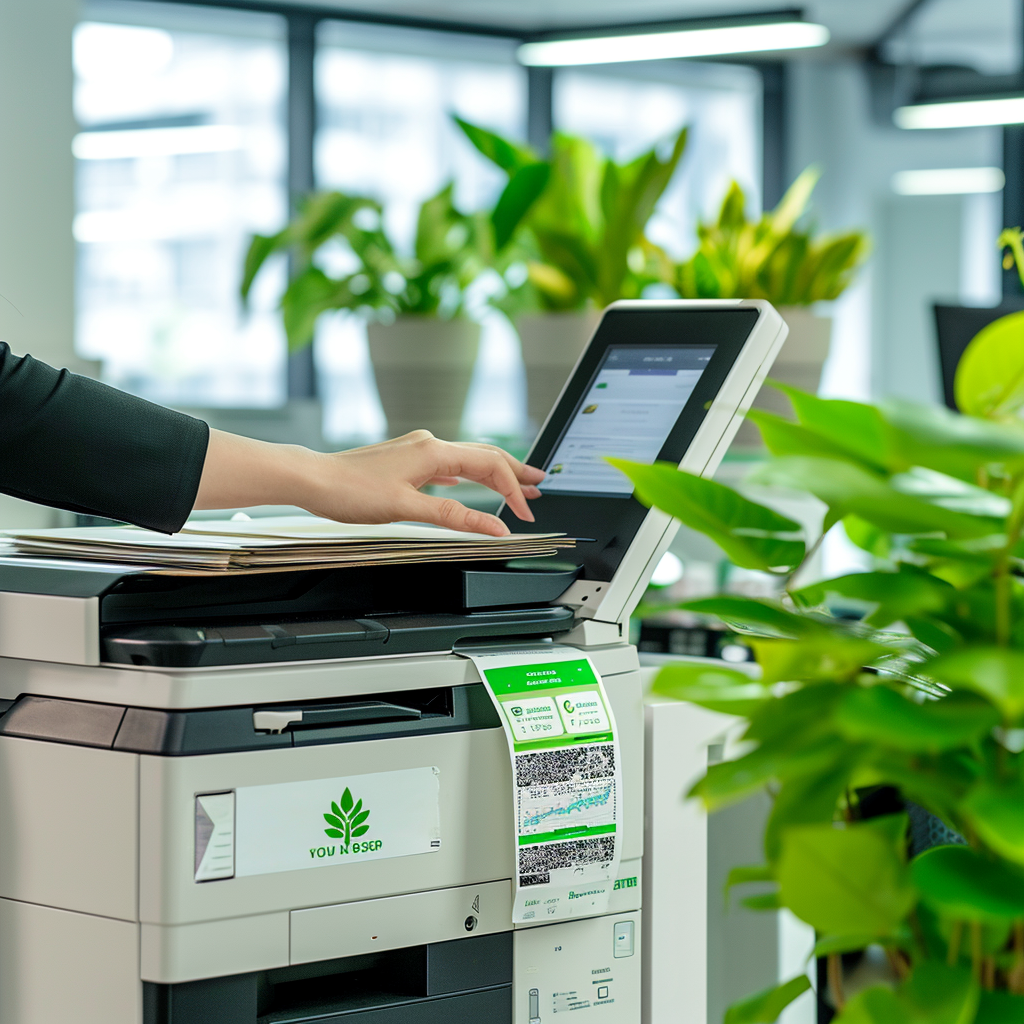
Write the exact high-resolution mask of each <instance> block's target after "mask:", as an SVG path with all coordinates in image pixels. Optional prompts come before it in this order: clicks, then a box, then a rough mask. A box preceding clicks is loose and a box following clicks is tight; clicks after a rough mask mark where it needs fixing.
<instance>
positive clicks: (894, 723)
mask: <svg viewBox="0 0 1024 1024" xmlns="http://www.w3.org/2000/svg"><path fill="white" fill-rule="evenodd" d="M835 720H836V724H837V725H838V727H839V729H840V731H841V732H842V733H843V735H844V736H846V737H847V738H848V739H851V740H863V741H868V742H873V743H880V744H883V745H885V746H890V747H895V748H896V749H897V750H910V751H918V750H921V751H936V752H937V751H940V750H950V749H952V748H954V747H961V746H965V745H967V744H969V743H971V742H973V741H974V740H976V739H978V738H980V737H981V736H983V735H984V734H986V733H988V732H991V730H992V729H993V728H994V727H995V726H996V725H998V724H999V713H998V711H996V709H995V708H994V707H992V705H991V704H989V703H988V701H985V700H981V699H980V698H978V697H975V696H974V695H973V694H967V693H954V694H950V696H949V697H946V698H943V699H942V700H938V701H926V702H925V703H923V704H918V703H915V702H913V701H910V700H907V698H906V697H903V696H901V695H900V694H898V693H897V692H896V691H895V690H892V689H890V688H889V687H888V686H886V685H884V684H879V685H876V686H869V687H867V688H857V689H851V690H850V691H849V692H848V693H847V694H846V696H845V697H844V698H843V701H842V703H841V704H840V705H839V707H838V709H837V711H836V719H835Z"/></svg>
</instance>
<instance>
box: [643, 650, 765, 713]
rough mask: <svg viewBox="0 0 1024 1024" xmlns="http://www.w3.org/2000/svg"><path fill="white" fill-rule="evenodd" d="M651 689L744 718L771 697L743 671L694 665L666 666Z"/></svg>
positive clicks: (712, 709) (690, 663)
mask: <svg viewBox="0 0 1024 1024" xmlns="http://www.w3.org/2000/svg"><path fill="white" fill-rule="evenodd" d="M652 690H653V692H654V693H658V694H661V696H663V697H671V698H672V699H673V700H685V701H689V702H690V703H691V704H698V705H700V706H701V707H703V708H708V709H709V710H711V711H719V712H722V713H723V714H727V715H746V714H748V713H749V712H751V711H753V709H754V708H756V707H757V706H758V705H759V704H760V703H761V702H762V701H763V700H765V699H766V698H767V697H769V696H770V693H769V691H768V690H766V689H765V687H764V686H762V685H761V684H760V683H759V682H757V681H755V680H753V679H751V678H750V676H748V675H746V674H745V673H743V672H738V671H736V670H735V669H727V668H710V667H709V666H708V665H706V664H698V663H695V662H689V663H688V662H680V663H678V664H674V665H666V666H665V668H663V669H662V670H661V671H660V672H659V673H658V675H657V677H656V678H655V680H654V685H653V686H652Z"/></svg>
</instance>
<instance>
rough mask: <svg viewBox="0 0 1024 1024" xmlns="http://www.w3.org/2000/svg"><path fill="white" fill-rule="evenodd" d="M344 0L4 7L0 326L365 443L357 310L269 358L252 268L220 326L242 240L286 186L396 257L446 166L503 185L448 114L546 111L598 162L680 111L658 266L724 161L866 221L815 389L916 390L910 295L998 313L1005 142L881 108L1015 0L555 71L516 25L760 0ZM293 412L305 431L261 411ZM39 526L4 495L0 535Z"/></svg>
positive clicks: (931, 352) (743, 180) (762, 2)
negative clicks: (313, 197)
mask: <svg viewBox="0 0 1024 1024" xmlns="http://www.w3.org/2000/svg"><path fill="white" fill-rule="evenodd" d="M347 6H348V5H347V4H346V3H343V2H338V3H335V2H333V0H324V2H322V3H318V4H316V5H314V6H309V5H300V4H291V3H288V2H281V0H278V2H276V3H262V2H261V0H224V2H223V3H221V4H215V3H205V2H196V0H191V2H188V3H158V2H150V0H33V2H31V3H28V2H9V3H6V4H4V5H3V6H2V7H0V96H2V97H3V99H4V102H3V105H2V107H0V295H2V296H3V298H2V299H0V337H2V338H3V339H4V340H5V341H7V342H8V343H9V344H11V346H12V348H14V350H15V351H17V352H26V351H28V352H32V353H34V354H36V355H38V356H39V357H40V358H43V359H46V360H48V361H50V362H53V363H56V364H58V365H66V366H70V367H72V368H73V369H77V370H79V371H82V372H88V373H91V374H93V375H95V376H99V377H101V378H102V379H104V380H106V381H108V382H110V383H112V384H114V385H116V386H118V387H121V388H124V389H126V390H129V391H132V392H134V393H136V394H139V395H142V396H144V397H147V398H151V399H153V400H155V401H158V402H162V403H165V404H170V405H174V406H177V407H181V408H189V409H198V410H201V411H205V412H206V413H207V414H208V415H209V418H210V419H211V421H213V422H217V423H223V424H225V425H228V426H231V425H232V424H233V423H234V424H239V425H240V426H239V429H245V428H246V425H251V424H252V423H254V422H256V423H258V422H260V416H261V415H262V416H263V421H264V426H265V427H266V424H270V426H269V427H266V429H267V430H269V431H270V432H271V433H272V432H273V429H275V428H273V423H274V422H279V423H280V424H283V426H282V427H280V429H283V430H285V431H287V430H288V429H290V427H289V424H300V425H301V429H302V431H303V432H304V433H303V437H302V438H296V439H305V437H306V436H307V435H308V434H309V432H310V431H312V432H313V433H318V436H319V439H320V441H321V442H322V443H323V444H326V445H335V446H348V445H352V444H357V443H364V442H366V441H371V440H375V439H379V438H380V437H381V436H382V435H383V432H384V429H385V421H384V417H383V413H382V411H381V406H380V402H379V399H378V397H377V393H376V390H375V388H374V385H373V378H372V374H371V371H370V366H369V360H368V355H367V345H366V336H365V327H364V325H363V324H362V322H361V321H359V320H358V319H357V318H355V317H353V316H351V315H345V314H339V315H334V316H328V317H325V318H323V319H322V320H321V322H320V325H319V327H318V330H317V336H316V341H315V345H314V346H313V348H312V350H311V351H310V353H309V354H305V355H299V356H292V357H289V356H288V354H287V349H286V344H285V339H284V334H283V330H282V327H281V323H280V317H279V313H278V312H277V311H276V308H275V307H276V300H277V297H278V295H279V294H280V291H281V289H282V287H283V285H284V282H285V280H286V274H287V268H286V266H285V263H284V261H283V260H282V261H279V262H277V263H275V264H273V265H272V266H271V267H270V268H268V270H267V272H266V273H265V274H264V275H263V276H262V277H261V278H260V279H259V280H258V283H257V288H256V291H255V293H254V296H253V301H252V303H251V308H250V310H249V312H248V313H243V311H242V309H241V306H240V303H239V299H238V284H239V277H240V271H241V265H242V259H243V256H244V253H245V250H246V247H247V244H248V240H249V238H250V236H251V234H252V233H253V232H273V231H276V230H277V229H278V228H280V227H281V225H282V224H283V223H284V221H285V220H286V219H287V217H288V215H289V204H290V197H292V196H295V195H297V194H301V193H303V192H306V191H309V190H310V189H312V188H338V189H342V190H346V191H351V192H358V193H364V194H369V195H373V196H374V197H375V198H377V199H379V200H380V201H381V202H382V203H383V205H384V207H385V211H386V212H385V218H386V222H387V226H388V228H389V230H390V231H391V232H392V234H393V236H394V237H395V239H396V240H397V241H398V243H399V245H404V246H408V245H409V244H411V238H412V234H413V231H414V226H415V216H416V211H417V209H418V206H419V204H420V203H421V202H422V200H423V199H424V198H426V197H427V196H429V195H431V194H433V193H434V192H436V191H437V189H438V188H439V187H440V186H441V185H442V184H443V183H444V182H445V181H446V180H448V179H454V181H455V186H456V197H457V200H458V201H459V203H460V204H462V205H463V206H464V207H466V208H478V207H482V206H486V205H487V204H488V203H492V202H493V201H494V199H495V197H496V196H497V195H498V193H499V192H500V190H501V187H502V185H503V178H502V176H501V175H500V174H499V173H498V172H497V171H496V170H495V169H493V168H492V167H491V166H490V165H489V164H487V163H486V162H485V161H484V160H482V159H481V158H480V156H479V155H478V154H477V153H476V152H475V151H474V150H473V149H472V147H471V146H470V145H469V143H468V142H467V141H466V139H465V138H464V137H463V136H462V135H461V134H460V133H459V132H458V131H457V129H456V128H455V127H454V126H453V123H452V120H451V114H453V113H455V114H458V115H460V116H462V117H465V118H467V119H468V120H471V121H473V122H475V123H478V124H482V125H486V126H487V127H489V128H491V129H494V130H497V131H499V132H501V133H502V134H504V135H507V136H509V137H512V138H519V139H522V140H528V141H530V142H531V143H532V144H533V145H534V146H535V147H537V148H538V149H543V148H544V146H545V144H546V138H547V135H548V134H549V133H550V131H551V129H552V128H554V129H561V130H564V131H569V132H573V133H576V134H579V135H583V136H586V137H588V138H590V139H592V140H594V141H595V142H597V143H598V144H599V145H600V147H601V148H602V149H603V150H604V151H605V152H606V153H608V154H611V155H614V156H615V157H617V158H620V159H622V158H627V157H629V156H631V155H633V154H635V153H637V152H639V151H640V150H642V149H644V148H645V147H649V146H651V145H653V144H655V143H656V142H658V141H659V140H662V139H664V138H665V137H667V136H670V135H671V134H672V133H673V132H675V131H677V130H678V129H679V127H680V126H681V125H683V124H688V125H690V126H691V136H690V144H689V147H688V150H687V153H686V156H685V158H684V162H683V164H682V168H681V170H680V173H679V174H678V175H677V177H676V178H675V179H674V181H673V183H672V186H671V188H670V189H669V190H668V192H667V193H666V194H665V196H664V198H663V200H662V202H661V204H660V206H659V208H658V212H657V214H656V216H655V218H654V220H653V221H652V223H651V225H650V227H649V235H650V236H651V238H652V240H654V241H656V242H658V243H659V244H660V245H662V246H663V247H664V248H665V249H666V250H667V251H668V252H670V253H671V254H672V255H673V256H675V257H677V258H681V257H683V256H685V255H687V254H688V252H690V251H691V250H692V249H693V247H694V245H695V225H696V222H697V220H698V218H705V219H706V218H707V217H709V216H711V215H712V214H713V213H714V212H715V210H716V207H717V205H718V203H719V202H720V200H721V197H722V195H723V193H724V191H725V189H726V187H727V185H728V183H729V181H730V180H732V179H735V180H737V181H738V182H739V183H740V184H741V185H742V186H743V187H744V189H745V190H746V192H747V194H748V196H749V198H750V202H751V204H752V205H753V206H754V207H755V211H754V212H756V210H757V209H760V208H761V206H762V204H767V205H769V206H770V205H774V204H775V203H776V202H777V201H778V199H779V198H780V196H781V194H782V192H783V189H784V187H785V185H786V184H788V183H789V182H790V181H791V180H792V179H793V178H794V177H795V175H796V174H798V173H799V172H800V171H801V170H802V169H803V168H804V167H806V166H808V165H809V164H812V163H816V164H818V165H819V166H820V167H821V168H822V170H823V172H824V175H823V178H822V180H821V183H820V184H819V186H818V189H817V192H816V193H815V198H814V206H813V210H814V213H813V217H814V220H815V222H816V223H817V224H818V225H819V226H820V227H822V228H824V229H840V228H847V227H862V228H864V229H866V230H867V231H868V232H869V233H870V235H871V237H872V240H873V254H872V257H871V260H870V262H869V263H868V264H867V266H866V268H865V269H864V271H863V272H862V273H861V274H860V275H859V277H858V278H857V281H856V284H855V285H854V287H852V288H851V289H850V290H849V291H847V292H846V294H844V295H843V297H842V298H841V299H840V300H839V301H838V302H837V303H835V304H834V305H835V308H834V309H832V310H830V312H831V314H832V315H833V317H834V325H835V326H834V335H833V343H832V349H831V355H830V356H829V360H828V363H827V365H826V367H825V371H824V375H823V378H822V390H823V392H824V393H827V394H831V395H843V396H849V397H853V398H868V397H880V396H884V395H889V394H896V395H902V396H906V397H909V398H913V399H916V400H922V401H937V400H939V397H940V392H941V387H940V380H939V371H938V358H937V350H936V344H935V338H934V329H933V325H932V314H931V304H932V303H933V302H934V301H936V300H943V301H947V302H952V303H960V304H967V305H993V304H995V303H997V302H998V301H999V299H1000V297H1001V295H1002V293H1003V289H1004V287H1012V282H1011V284H1006V283H1005V281H1004V275H1003V273H1002V271H1001V270H1000V264H999V253H998V252H997V250H996V246H995V239H996V236H997V234H998V231H999V229H1000V227H1001V226H1002V225H1003V223H1004V222H1005V223H1009V222H1010V221H1012V222H1013V223H1017V222H1019V220H1020V219H1021V213H1020V210H1019V204H1020V196H1021V192H1022V190H1024V181H1022V173H1021V172H1022V169H1021V166H1020V164H1021V160H1020V158H1019V155H1018V154H1017V151H1016V149H1017V148H1019V147H1020V140H1019V139H1018V137H1017V133H1019V131H1020V129H1017V128H1005V129H1004V128H1002V127H999V126H990V127H970V128H959V129H953V130H936V131H909V130H903V129H901V128H898V127H896V126H895V124H894V123H893V118H892V112H893V107H894V103H895V102H896V97H898V96H900V95H907V96H909V95H911V94H912V93H913V91H914V90H915V89H916V88H918V86H919V84H920V79H921V76H922V74H923V72H922V69H935V68H947V69H948V68H955V69H957V73H958V74H961V75H973V76H976V77H978V76H1005V75H1016V74H1017V73H1018V72H1019V71H1020V68H1021V64H1022V58H1024V53H1022V38H1024V20H1022V17H1021V14H1022V11H1021V6H1022V5H1021V4H1020V3H1019V2H1018V0H985V3H983V4H979V3H977V2H976V0H927V2H923V3H922V2H920V0H913V2H911V0H858V2H857V3H855V4H851V3H849V2H846V0H808V2H807V3H806V4H805V15H806V17H807V18H808V19H810V20H813V21H815V22H818V23H821V24H824V25H826V26H827V27H828V28H829V30H830V33H831V41H830V42H829V44H828V45H827V46H825V47H822V48H820V49H815V50H807V51H800V52H792V53H788V52H787V53H783V54H778V53H776V54H771V53H769V54H762V55H758V56H757V57H756V58H749V59H744V58H742V57H735V58H729V59H722V60H718V61H702V60H689V61H687V60H661V61H647V62H637V63H621V64H614V65H592V66H585V67H575V68H556V69H554V70H553V71H550V70H548V69H527V68H525V67H523V66H521V65H520V64H519V63H518V62H517V58H516V51H517V45H518V43H519V41H520V38H521V37H522V36H523V35H524V34H528V33H529V32H533V31H536V30H538V29H544V28H553V27H558V28H571V27H573V26H579V27H583V28H586V27H592V26H594V25H602V24H614V23H624V22H629V23H634V24H635V23H637V22H641V21H644V20H649V21H651V22H666V21H668V20H671V19H685V18H692V17H698V16H705V15H723V14H754V13H757V12H759V11H762V12H763V11H774V10H776V9H777V7H778V6H779V5H778V4H772V3H770V2H766V0H631V2H630V3H629V4H624V3H622V2H619V0H600V2H596V0H595V2H592V3H588V4H586V5H583V4H579V3H576V2H573V0H547V2H545V3H540V2H535V0H460V2H458V3H452V2H449V3H438V2H434V0H378V2H376V3H374V4H366V5H358V6H359V7H364V6H365V7H367V8H372V13H371V14H366V12H363V13H361V14H358V15H356V14H354V13H353V12H351V11H349V12H348V16H346V7H347ZM992 80H993V81H995V80H996V79H995V77H993V79H992ZM1015 147H1016V148H1015ZM1004 149H1005V150H1006V152H1004ZM921 171H958V172H964V171H973V172H974V173H973V174H972V173H968V174H964V173H960V174H959V175H957V174H951V175H946V176H945V177H942V176H940V177H938V178H936V177H935V176H931V177H929V176H927V175H925V176H922V175H920V174H915V173H914V172H921ZM1004 171H1006V172H1007V176H1008V178H1007V185H1006V188H1005V189H1004V187H1003V181H1004V174H1003V172H1004ZM480 315H481V318H482V320H483V335H482V343H481V350H480V357H479V359H478V361H477V364H476V368H475V371H474V377H473V383H472V387H471V390H470V395H469V400H468V402H467V406H466V412H465V416H464V420H463V433H464V435H465V436H469V437H480V438H494V439H499V440H501V441H502V442H503V443H507V444H510V445H512V446H513V447H515V446H517V445H519V446H520V447H522V446H525V444H526V443H527V441H528V439H529V438H528V435H529V431H530V425H529V424H528V423H527V420H526V405H525V387H524V372H523V367H522V361H521V357H520V353H519V347H518V344H517V341H516V337H515V333H514V329H513V327H512V325H511V324H510V323H509V321H508V320H506V319H505V318H504V317H503V316H501V315H500V314H497V313H494V312H482V313H481V314H480ZM313 371H315V372H313ZM314 378H315V381H316V387H315V391H314V388H313V380H314ZM311 402H313V403H314V406H315V408H314V411H313V412H312V413H311V414H309V415H306V418H305V419H301V418H300V419H295V418H294V417H293V418H291V419H289V418H288V417H286V416H284V413H283V412H282V410H287V409H289V408H290V407H294V406H303V403H305V405H306V406H308V405H309V403H311ZM310 415H312V417H313V420H312V421H311V420H310V418H309V416H310ZM232 417H234V419H233V418H232ZM275 417H277V421H275ZM295 429H296V430H298V429H299V427H298V426H296V427H295ZM49 515H50V514H49V513H47V512H46V511H44V510H41V509H37V508H35V507H33V506H27V505H23V504H20V503H17V502H15V501H13V500H12V499H6V498H0V525H14V524H17V525H27V524H29V523H37V524H43V523H47V522H49V521H50V519H49Z"/></svg>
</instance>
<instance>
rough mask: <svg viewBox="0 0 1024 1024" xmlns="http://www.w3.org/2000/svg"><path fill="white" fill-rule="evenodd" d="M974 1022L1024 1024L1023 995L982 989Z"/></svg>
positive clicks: (979, 1023)
mask: <svg viewBox="0 0 1024 1024" xmlns="http://www.w3.org/2000/svg"><path fill="white" fill-rule="evenodd" d="M974 1024H1024V996H1015V995H1011V994H1010V993H1009V992H984V991H983V992H982V993H981V1000H980V1002H979V1003H978V1014H977V1016H976V1017H975V1018H974Z"/></svg>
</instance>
